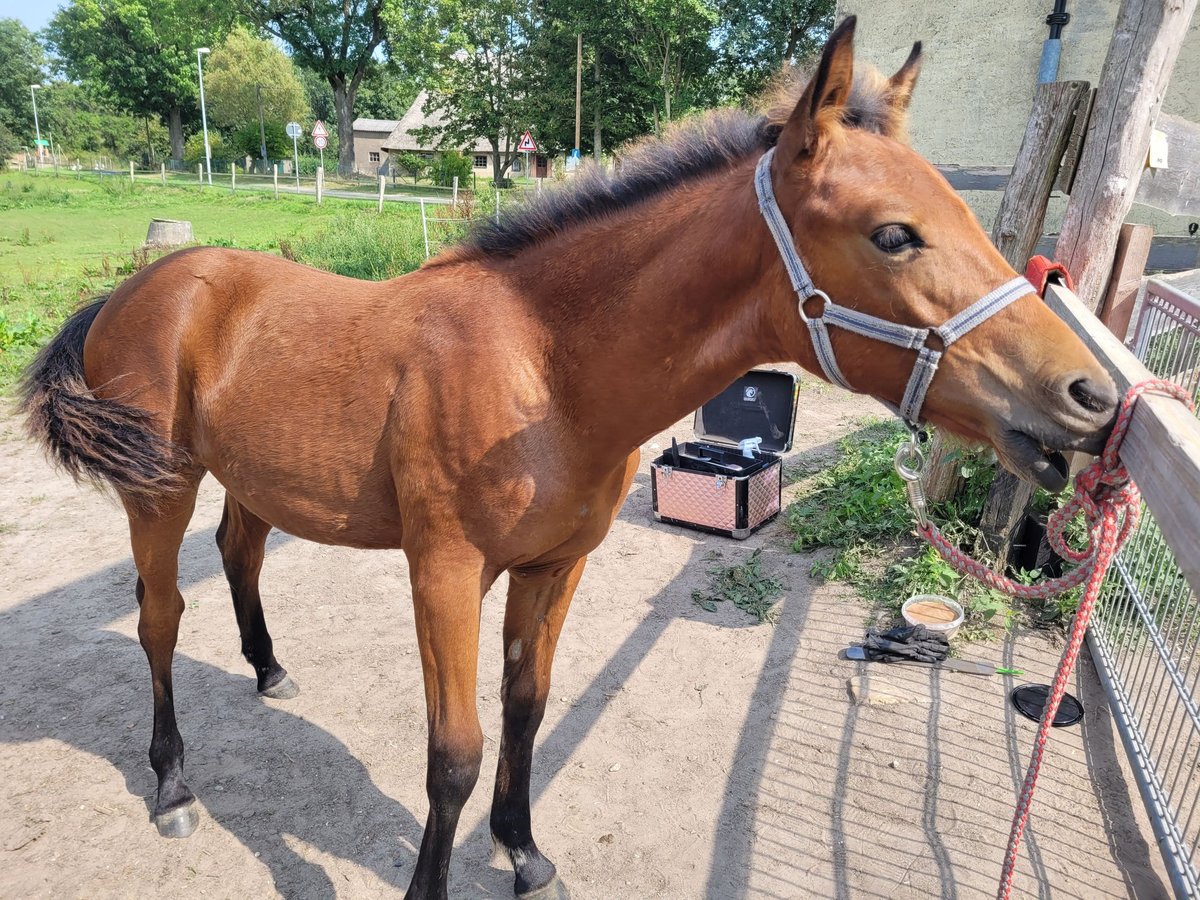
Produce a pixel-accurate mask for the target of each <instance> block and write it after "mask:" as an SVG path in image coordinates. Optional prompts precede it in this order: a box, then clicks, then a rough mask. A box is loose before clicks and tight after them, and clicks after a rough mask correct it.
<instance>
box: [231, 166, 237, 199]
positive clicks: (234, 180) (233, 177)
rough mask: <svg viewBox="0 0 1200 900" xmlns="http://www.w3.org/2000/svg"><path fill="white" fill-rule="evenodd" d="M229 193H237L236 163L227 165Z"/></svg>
mask: <svg viewBox="0 0 1200 900" xmlns="http://www.w3.org/2000/svg"><path fill="white" fill-rule="evenodd" d="M229 193H231V194H236V193H237V163H235V162H231V163H230V164H229Z"/></svg>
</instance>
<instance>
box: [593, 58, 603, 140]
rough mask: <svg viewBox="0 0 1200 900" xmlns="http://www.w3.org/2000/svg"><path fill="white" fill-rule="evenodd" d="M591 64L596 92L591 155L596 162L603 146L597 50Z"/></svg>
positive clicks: (601, 95)
mask: <svg viewBox="0 0 1200 900" xmlns="http://www.w3.org/2000/svg"><path fill="white" fill-rule="evenodd" d="M592 66H593V68H592V76H593V83H594V84H595V85H596V93H595V100H594V102H595V104H596V112H595V117H594V118H593V119H592V156H593V157H594V158H595V160H596V162H600V155H601V153H603V147H602V143H601V138H602V135H601V133H600V104H601V103H602V102H603V100H602V99H601V98H602V97H603V94H602V92H601V91H600V53H599V51H597V53H596V59H595V60H594V61H593V63H592Z"/></svg>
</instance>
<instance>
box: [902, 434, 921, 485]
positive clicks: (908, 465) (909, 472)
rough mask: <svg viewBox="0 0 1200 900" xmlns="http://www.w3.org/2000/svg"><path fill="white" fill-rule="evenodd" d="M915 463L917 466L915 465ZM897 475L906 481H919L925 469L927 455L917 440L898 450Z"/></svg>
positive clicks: (906, 443)
mask: <svg viewBox="0 0 1200 900" xmlns="http://www.w3.org/2000/svg"><path fill="white" fill-rule="evenodd" d="M914 463H915V465H914ZM895 464H896V474H897V475H899V476H900V477H901V478H902V479H904V480H905V481H919V480H920V479H921V472H922V470H924V468H925V454H924V453H922V452H921V448H920V447H918V446H917V442H916V440H911V441H905V442H904V443H903V444H901V445H900V446H899V447H897V448H896V459H895Z"/></svg>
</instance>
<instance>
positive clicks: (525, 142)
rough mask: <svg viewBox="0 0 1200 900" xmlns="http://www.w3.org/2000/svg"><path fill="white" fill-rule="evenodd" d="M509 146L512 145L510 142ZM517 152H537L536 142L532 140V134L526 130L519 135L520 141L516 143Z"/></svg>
mask: <svg viewBox="0 0 1200 900" xmlns="http://www.w3.org/2000/svg"><path fill="white" fill-rule="evenodd" d="M509 146H512V145H511V144H510V145H509ZM517 152H518V153H537V144H535V143H534V142H533V135H532V134H530V133H529V132H528V131H527V132H525V134H523V135H522V136H521V143H519V144H517Z"/></svg>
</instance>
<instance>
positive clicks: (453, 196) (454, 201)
mask: <svg viewBox="0 0 1200 900" xmlns="http://www.w3.org/2000/svg"><path fill="white" fill-rule="evenodd" d="M450 205H451V206H458V176H457V175H455V176H454V193H452V194H451V195H450ZM425 255H426V256H428V255H429V251H428V250H426V251H425Z"/></svg>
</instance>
